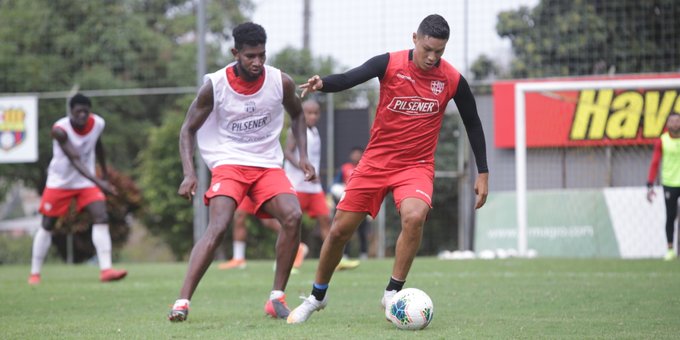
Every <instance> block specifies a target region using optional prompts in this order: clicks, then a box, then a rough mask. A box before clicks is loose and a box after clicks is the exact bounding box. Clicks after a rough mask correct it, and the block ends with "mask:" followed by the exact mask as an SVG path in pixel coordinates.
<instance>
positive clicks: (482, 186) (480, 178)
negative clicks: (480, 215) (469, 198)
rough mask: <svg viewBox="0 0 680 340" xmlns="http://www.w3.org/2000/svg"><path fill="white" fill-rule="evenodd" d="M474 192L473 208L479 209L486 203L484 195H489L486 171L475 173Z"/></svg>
mask: <svg viewBox="0 0 680 340" xmlns="http://www.w3.org/2000/svg"><path fill="white" fill-rule="evenodd" d="M475 194H476V195H477V201H476V202H475V209H479V208H481V207H482V206H483V205H484V203H486V196H488V195H489V173H488V172H487V173H482V174H479V175H477V180H475Z"/></svg>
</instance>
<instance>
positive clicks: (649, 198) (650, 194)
mask: <svg viewBox="0 0 680 340" xmlns="http://www.w3.org/2000/svg"><path fill="white" fill-rule="evenodd" d="M654 197H656V193H655V192H654V188H649V190H647V202H649V203H652V201H653V200H654Z"/></svg>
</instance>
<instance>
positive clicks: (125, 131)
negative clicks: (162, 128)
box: [0, 0, 253, 191]
mask: <svg viewBox="0 0 680 340" xmlns="http://www.w3.org/2000/svg"><path fill="white" fill-rule="evenodd" d="M207 3H208V8H207V10H206V13H207V17H208V18H207V23H208V31H209V34H210V36H211V37H212V38H214V39H209V41H210V43H209V44H208V65H209V67H216V65H222V64H224V62H225V60H227V59H228V58H229V56H225V55H224V54H223V53H222V47H223V45H224V44H225V43H227V42H228V41H229V40H230V31H231V27H233V23H235V22H241V21H243V20H245V18H246V17H247V15H248V14H249V12H250V11H251V10H252V8H253V5H252V3H251V1H250V0H219V1H217V0H215V1H209V2H207ZM195 6H196V2H195V1H190V0H124V1H104V2H100V1H66V0H34V1H0V22H2V23H3V24H2V25H1V26H0V41H2V42H5V43H0V74H2V77H0V93H12V92H43V91H65V90H68V89H70V88H71V87H72V86H73V85H74V84H78V85H79V87H80V89H82V90H94V89H114V88H116V89H117V88H147V87H172V86H194V85H195V83H196V80H195V79H196V75H195V65H196V62H195V58H196V53H195V51H196V44H195V39H194V36H195V32H194V30H195V27H196V25H195V15H194V13H195ZM172 104H173V99H172V97H171V96H127V97H99V98H93V110H95V112H97V113H99V114H100V115H102V116H103V117H104V118H105V119H106V120H107V122H108V124H107V130H106V133H105V134H104V137H103V138H104V142H105V143H108V142H111V144H113V145H116V146H117V147H116V148H112V149H110V150H109V153H108V155H109V157H110V158H111V160H112V161H111V163H112V164H115V165H116V166H117V167H118V168H119V169H121V170H122V171H130V170H131V169H132V168H133V167H134V165H135V163H134V161H135V158H136V156H137V154H138V153H139V150H140V149H142V148H143V147H144V143H145V142H146V132H145V131H146V130H147V129H149V128H150V127H152V126H155V125H158V124H160V122H161V120H162V118H161V117H162V116H163V114H164V111H165V110H166V108H167V107H168V106H170V105H172ZM64 114H65V103H64V99H42V100H40V101H39V129H40V130H39V134H40V137H41V138H39V149H40V152H39V160H38V162H37V163H36V164H12V165H1V166H0V173H2V174H3V176H5V177H7V178H9V179H11V180H16V179H21V180H24V182H25V183H27V185H30V186H33V187H35V188H37V189H38V191H42V186H44V182H45V169H46V168H47V164H48V162H49V160H50V158H51V152H50V151H51V142H50V138H49V137H48V136H49V130H50V128H51V125H52V123H53V122H54V121H56V120H57V119H58V118H59V117H63V116H64Z"/></svg>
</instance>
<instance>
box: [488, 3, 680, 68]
mask: <svg viewBox="0 0 680 340" xmlns="http://www.w3.org/2000/svg"><path fill="white" fill-rule="evenodd" d="M678 16H680V6H678V4H677V1H674V0H648V1H638V0H623V1H585V0H577V1H561V0H542V1H541V2H540V3H539V4H538V5H537V6H536V7H534V8H532V9H530V8H528V7H521V8H519V9H518V10H511V11H505V12H501V13H500V14H499V15H498V23H497V25H496V30H497V31H498V34H499V35H500V36H501V37H507V38H509V39H510V41H511V42H512V48H513V51H514V53H515V57H516V59H515V60H513V62H512V70H511V76H512V77H520V78H525V77H545V76H566V75H588V74H597V73H605V72H607V71H609V70H615V71H616V72H617V73H638V72H664V71H675V70H677V69H678V67H680V44H679V43H678V39H677V36H678V35H680V21H678V20H677V18H678Z"/></svg>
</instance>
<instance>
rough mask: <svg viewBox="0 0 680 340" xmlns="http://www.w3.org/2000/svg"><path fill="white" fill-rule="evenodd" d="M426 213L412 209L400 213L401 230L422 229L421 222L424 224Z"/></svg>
mask: <svg viewBox="0 0 680 340" xmlns="http://www.w3.org/2000/svg"><path fill="white" fill-rule="evenodd" d="M426 218H427V214H423V213H421V212H420V211H416V210H412V211H406V212H402V213H401V225H402V230H406V231H411V230H412V231H419V230H421V229H422V227H423V224H425V219H426Z"/></svg>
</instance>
